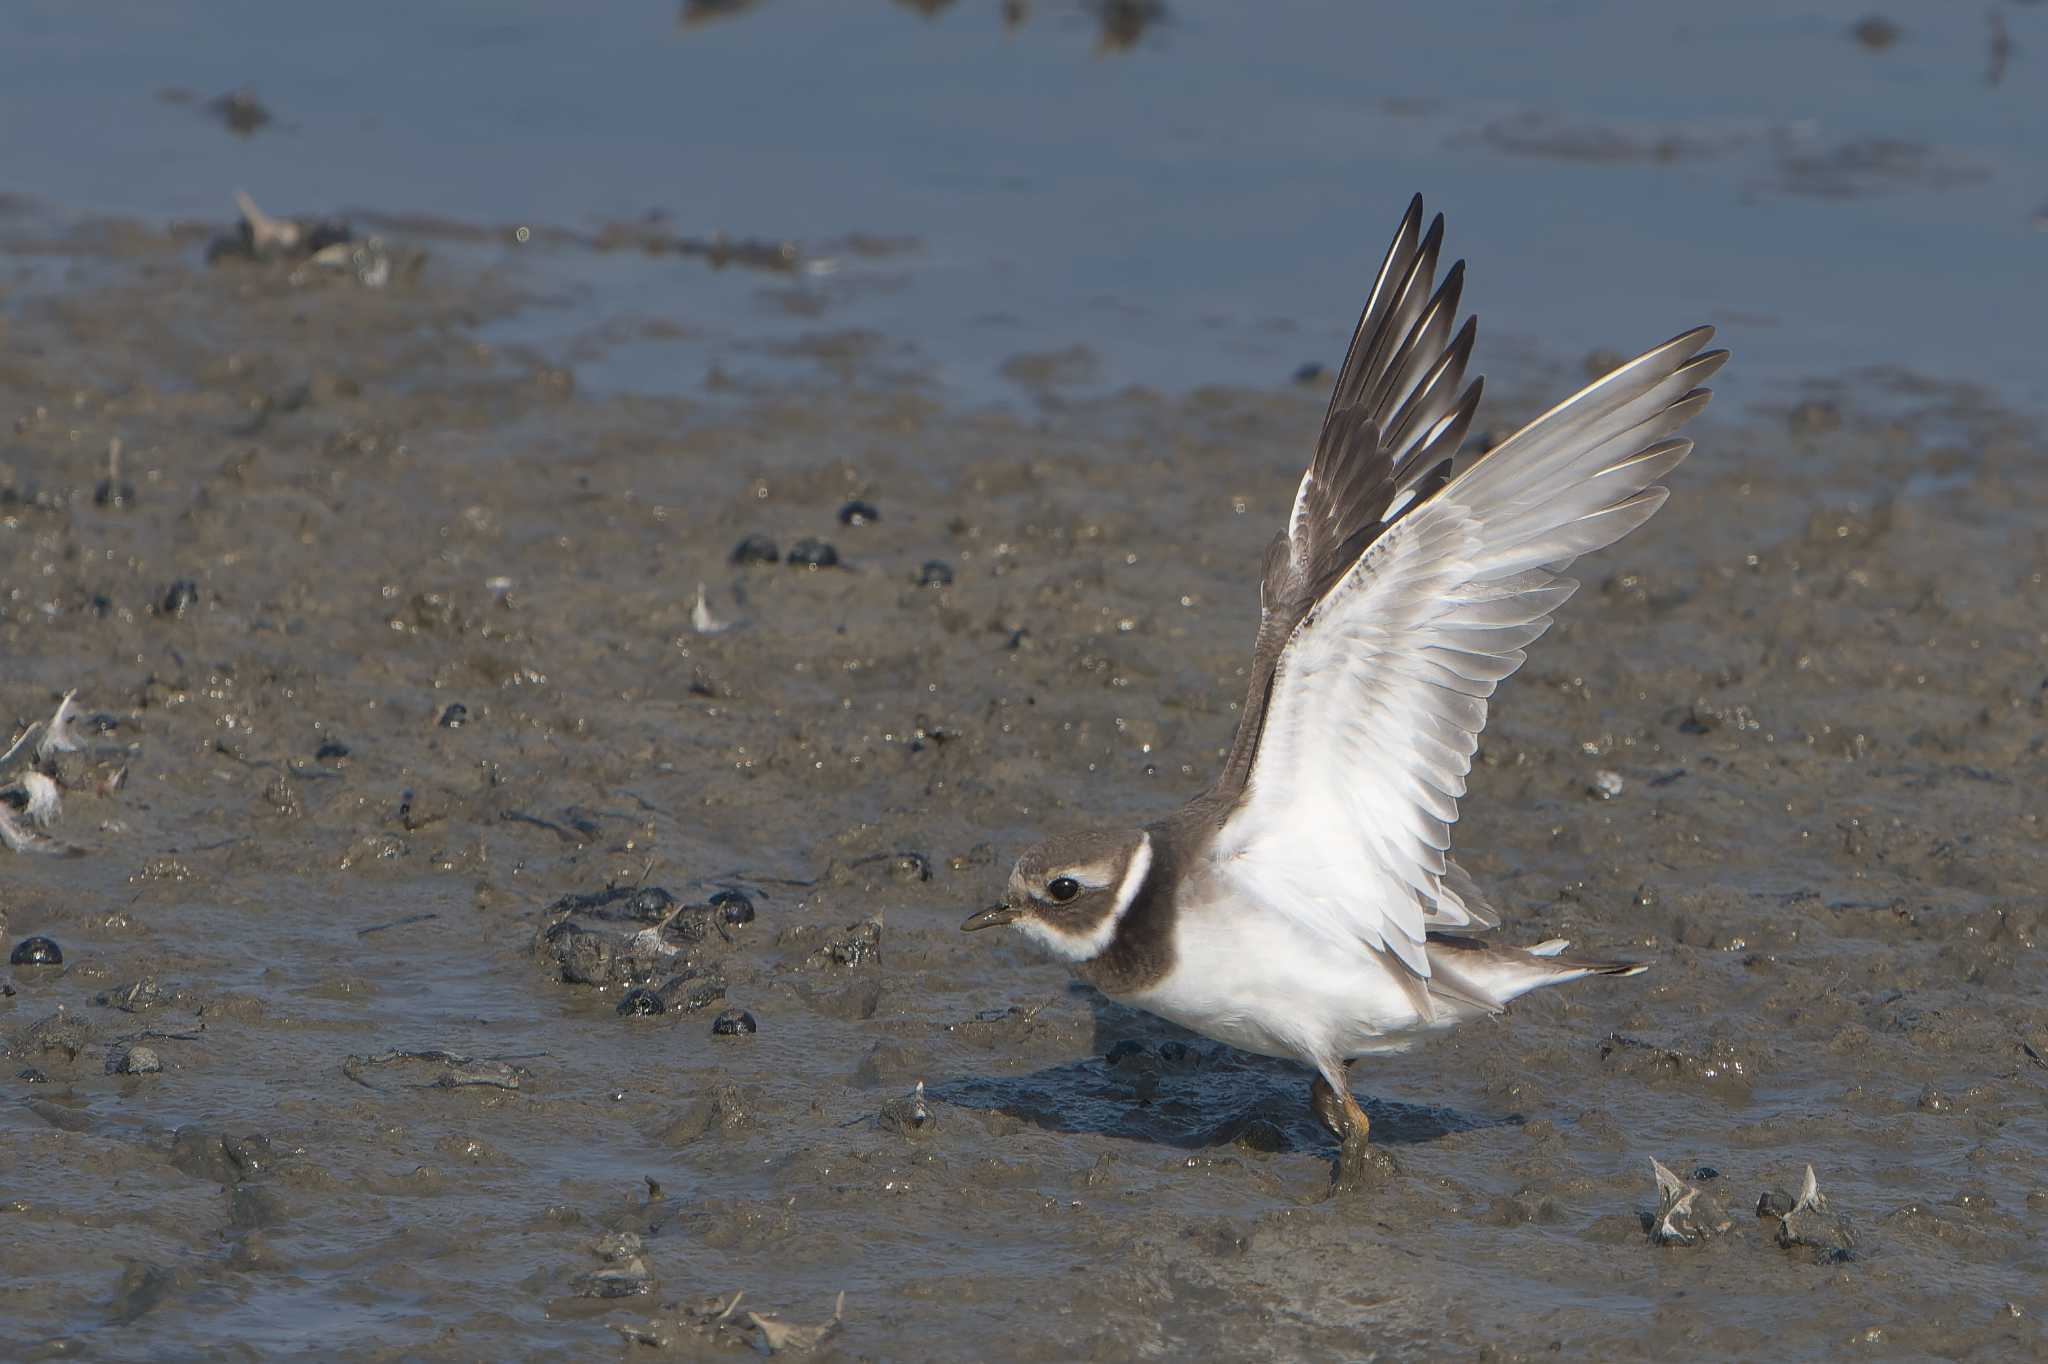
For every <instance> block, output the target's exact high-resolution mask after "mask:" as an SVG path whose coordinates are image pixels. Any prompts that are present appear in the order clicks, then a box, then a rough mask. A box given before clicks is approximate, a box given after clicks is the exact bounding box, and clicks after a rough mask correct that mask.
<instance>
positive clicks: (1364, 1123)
mask: <svg viewBox="0 0 2048 1364" xmlns="http://www.w3.org/2000/svg"><path fill="white" fill-rule="evenodd" d="M1349 1065H1350V1063H1349V1062H1348V1061H1347V1062H1344V1063H1343V1064H1341V1065H1338V1066H1336V1067H1334V1070H1335V1072H1336V1073H1335V1077H1334V1078H1333V1077H1332V1075H1331V1072H1330V1070H1329V1069H1325V1070H1324V1071H1323V1072H1322V1073H1321V1074H1319V1075H1317V1076H1316V1078H1315V1081H1314V1082H1313V1083H1312V1084H1311V1085H1310V1086H1309V1091H1308V1101H1309V1107H1310V1108H1311V1109H1313V1110H1314V1111H1315V1115H1316V1117H1317V1118H1318V1119H1320V1120H1321V1122H1322V1124H1323V1126H1325V1127H1327V1128H1329V1129H1330V1131H1331V1132H1332V1133H1334V1134H1335V1135H1336V1137H1337V1177H1336V1179H1335V1181H1334V1183H1333V1184H1332V1186H1331V1188H1332V1191H1333V1192H1336V1193H1353V1192H1356V1191H1357V1190H1359V1189H1362V1188H1365V1187H1367V1186H1369V1185H1371V1184H1374V1183H1377V1182H1378V1180H1379V1177H1380V1176H1382V1175H1384V1174H1386V1173H1387V1172H1388V1170H1389V1169H1390V1168H1391V1166H1392V1162H1391V1161H1390V1160H1388V1159H1387V1158H1386V1156H1385V1155H1384V1154H1383V1153H1381V1152H1379V1151H1376V1150H1374V1148H1373V1145H1372V1142H1371V1140H1370V1137H1371V1134H1372V1119H1371V1118H1368V1117H1367V1116H1366V1115H1365V1110H1364V1109H1363V1108H1360V1107H1359V1106H1358V1100H1357V1099H1355V1098H1353V1097H1352V1096H1351V1086H1350V1084H1349V1082H1348V1079H1347V1076H1346V1069H1347V1067H1348V1066H1349Z"/></svg>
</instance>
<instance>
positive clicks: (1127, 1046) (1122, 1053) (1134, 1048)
mask: <svg viewBox="0 0 2048 1364" xmlns="http://www.w3.org/2000/svg"><path fill="white" fill-rule="evenodd" d="M1144 1054H1145V1044H1144V1043H1143V1042H1140V1041H1138V1040H1137V1039H1136V1038H1132V1037H1126V1038H1125V1039H1124V1040H1123V1041H1121V1042H1119V1043H1117V1044H1116V1045H1115V1046H1113V1047H1111V1048H1110V1049H1109V1050H1108V1051H1106V1052H1104V1053H1103V1054H1102V1059H1103V1060H1105V1061H1107V1062H1109V1063H1110V1064H1111V1065H1113V1066H1114V1065H1120V1064H1122V1063H1123V1062H1124V1061H1127V1060H1129V1059H1130V1058H1131V1057H1133V1056H1143V1055H1144Z"/></svg>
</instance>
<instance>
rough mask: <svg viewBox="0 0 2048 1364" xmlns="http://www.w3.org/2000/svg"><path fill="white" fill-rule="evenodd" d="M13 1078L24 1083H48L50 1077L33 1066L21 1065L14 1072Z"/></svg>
mask: <svg viewBox="0 0 2048 1364" xmlns="http://www.w3.org/2000/svg"><path fill="white" fill-rule="evenodd" d="M14 1078H15V1079H17V1080H19V1081H21V1082H22V1083H23V1084H25V1085H46V1084H48V1083H50V1077H49V1076H47V1075H45V1074H43V1073H42V1072H41V1071H40V1070H37V1069H36V1068H35V1067H34V1066H23V1067H22V1068H21V1069H20V1070H18V1071H16V1072H15V1073H14Z"/></svg>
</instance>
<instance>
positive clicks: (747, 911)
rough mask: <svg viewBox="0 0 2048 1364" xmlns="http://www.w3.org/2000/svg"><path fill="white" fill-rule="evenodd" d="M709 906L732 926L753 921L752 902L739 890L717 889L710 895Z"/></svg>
mask: <svg viewBox="0 0 2048 1364" xmlns="http://www.w3.org/2000/svg"><path fill="white" fill-rule="evenodd" d="M711 907H712V908H713V909H715V910H717V911H718V913H719V917H721V918H723V919H724V920H725V921H726V922H727V923H728V924H731V925H733V926H734V927H738V926H739V925H740V924H750V923H752V922H754V902H753V901H752V900H749V899H748V898H747V897H746V896H745V895H743V894H742V893H740V892H739V891H736V890H721V891H719V892H718V894H716V895H714V896H712V897H711Z"/></svg>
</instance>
